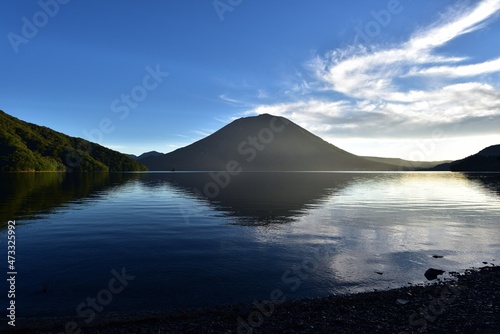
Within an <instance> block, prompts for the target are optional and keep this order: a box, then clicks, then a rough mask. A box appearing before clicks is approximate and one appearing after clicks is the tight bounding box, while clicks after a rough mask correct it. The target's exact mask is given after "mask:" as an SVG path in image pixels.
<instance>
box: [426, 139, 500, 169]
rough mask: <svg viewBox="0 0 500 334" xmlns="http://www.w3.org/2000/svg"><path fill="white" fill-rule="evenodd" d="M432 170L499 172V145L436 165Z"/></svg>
mask: <svg viewBox="0 0 500 334" xmlns="http://www.w3.org/2000/svg"><path fill="white" fill-rule="evenodd" d="M433 170H440V171H453V172H500V145H493V146H490V147H487V148H485V149H484V150H481V151H479V152H478V153H476V154H473V155H471V156H468V157H467V158H464V159H461V160H456V161H452V162H450V163H445V164H441V165H438V166H436V167H435V168H433Z"/></svg>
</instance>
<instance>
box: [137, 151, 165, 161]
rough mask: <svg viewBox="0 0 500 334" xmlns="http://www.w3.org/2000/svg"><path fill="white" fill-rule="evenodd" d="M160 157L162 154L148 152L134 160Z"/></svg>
mask: <svg viewBox="0 0 500 334" xmlns="http://www.w3.org/2000/svg"><path fill="white" fill-rule="evenodd" d="M160 155H163V153H160V152H156V151H150V152H146V153H143V154H141V155H140V156H138V157H137V158H136V160H140V159H144V158H148V157H158V156H160Z"/></svg>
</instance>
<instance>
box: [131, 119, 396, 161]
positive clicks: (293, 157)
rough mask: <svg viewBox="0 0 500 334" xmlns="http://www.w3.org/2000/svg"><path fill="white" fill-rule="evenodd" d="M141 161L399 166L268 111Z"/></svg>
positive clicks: (234, 122)
mask: <svg viewBox="0 0 500 334" xmlns="http://www.w3.org/2000/svg"><path fill="white" fill-rule="evenodd" d="M138 161H140V162H142V163H143V164H144V165H146V166H147V167H148V168H149V170H192V171H222V170H227V171H238V170H240V169H241V170H244V171H335V170H398V169H399V168H400V167H399V166H396V165H392V164H388V163H384V162H378V161H373V160H369V159H365V158H363V157H359V156H356V155H354V154H351V153H349V152H346V151H344V150H342V149H340V148H338V147H336V146H334V145H332V144H330V143H327V142H326V141H324V140H323V139H321V138H319V137H318V136H316V135H314V134H312V133H311V132H309V131H307V130H305V129H304V128H301V127H300V126H298V125H297V124H295V123H293V122H292V121H290V120H288V119H286V118H283V117H277V116H272V115H269V114H263V115H259V116H254V117H246V118H240V119H237V120H235V121H233V122H232V123H230V124H228V125H226V126H225V127H223V128H222V129H220V130H218V131H217V132H215V133H213V134H211V135H210V136H208V137H206V138H203V139H201V140H199V141H197V142H195V143H193V144H191V145H189V146H186V147H183V148H180V149H178V150H175V151H173V152H170V153H167V154H163V155H158V156H148V157H145V158H141V159H138Z"/></svg>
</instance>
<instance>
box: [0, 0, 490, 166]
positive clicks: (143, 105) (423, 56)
mask: <svg viewBox="0 0 500 334" xmlns="http://www.w3.org/2000/svg"><path fill="white" fill-rule="evenodd" d="M0 12H1V13H3V15H2V20H1V22H0V27H1V31H2V35H3V38H1V42H0V49H1V53H0V57H1V58H0V60H1V61H0V69H1V77H0V101H1V104H0V109H3V110H4V111H6V112H7V113H9V114H11V115H14V116H16V117H18V118H20V119H23V120H26V121H29V122H33V123H36V124H41V125H45V126H48V127H50V128H53V129H55V130H58V131H61V132H64V133H66V134H68V135H71V136H78V137H83V138H86V139H89V140H92V141H98V142H99V143H101V144H103V145H105V146H108V147H110V148H113V149H116V150H118V151H121V152H124V153H134V154H140V153H143V152H146V151H150V150H157V151H161V152H168V151H171V150H174V149H176V148H179V147H182V146H185V145H188V144H190V143H192V142H194V141H196V140H199V139H201V138H203V137H204V136H206V135H207V134H210V133H212V132H214V131H216V130H218V129H219V128H221V127H222V126H224V125H226V124H228V123H229V122H231V121H232V120H234V119H236V118H239V117H243V116H249V115H256V114H259V113H271V114H275V115H281V116H285V117H287V118H289V119H291V120H292V121H294V122H296V123H298V124H299V125H301V126H303V127H305V128H306V129H308V130H310V131H312V132H313V133H315V134H317V135H319V136H321V137H322V138H324V139H325V140H327V141H328V142H331V143H332V144H334V145H337V146H339V147H341V148H343V149H345V150H348V151H350V152H352V153H355V154H359V155H376V156H387V157H400V158H404V159H411V160H437V159H456V158H462V157H464V156H466V155H469V154H473V153H475V152H477V151H479V150H480V149H482V148H484V147H486V146H488V145H492V144H500V132H499V128H500V127H499V125H500V48H499V47H498V45H499V44H498V43H499V37H500V19H499V13H500V0H483V1H447V0H441V1H431V0H425V1H412V0H399V1H398V0H381V1H378V0H377V1H375V0H357V1H331V0H313V1H304V0H301V1H299V0H266V1H264V0H253V1H249V0H241V1H239V0H220V1H219V0H217V1H201V0H191V1H180V0H178V1H118V0H116V1H96V0H87V1H80V0H71V1H69V0H40V1H18V0H5V1H2V2H0Z"/></svg>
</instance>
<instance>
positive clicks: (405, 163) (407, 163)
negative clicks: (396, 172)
mask: <svg viewBox="0 0 500 334" xmlns="http://www.w3.org/2000/svg"><path fill="white" fill-rule="evenodd" d="M363 158H365V159H368V160H373V161H377V162H383V163H386V164H390V165H394V166H399V167H400V168H401V169H402V170H416V169H417V170H427V169H429V168H433V167H435V166H437V165H442V164H445V163H449V162H451V160H446V161H413V160H403V159H399V158H378V157H363Z"/></svg>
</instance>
